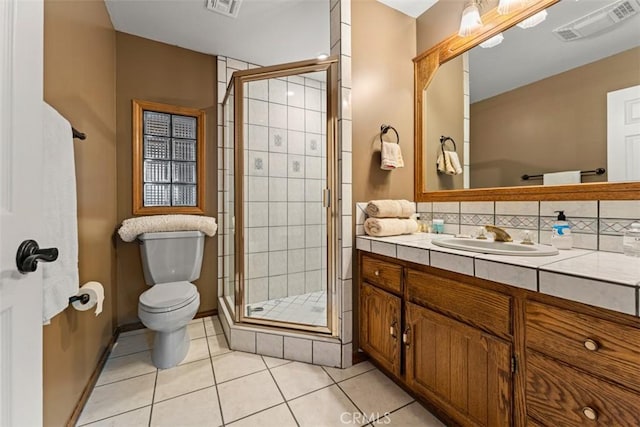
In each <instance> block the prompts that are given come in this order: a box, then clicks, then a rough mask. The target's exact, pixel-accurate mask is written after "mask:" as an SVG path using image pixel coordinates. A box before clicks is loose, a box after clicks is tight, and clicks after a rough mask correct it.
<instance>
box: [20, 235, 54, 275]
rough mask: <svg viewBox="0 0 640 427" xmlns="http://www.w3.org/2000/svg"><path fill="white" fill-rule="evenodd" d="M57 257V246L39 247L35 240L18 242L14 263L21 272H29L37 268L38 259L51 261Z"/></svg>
mask: <svg viewBox="0 0 640 427" xmlns="http://www.w3.org/2000/svg"><path fill="white" fill-rule="evenodd" d="M57 259H58V249H57V248H47V249H40V246H38V242H36V241H35V240H25V241H24V242H22V243H20V246H19V247H18V252H17V253H16V265H17V266H18V271H19V272H20V273H22V274H27V273H31V272H33V271H36V269H37V268H38V261H42V262H52V261H55V260H57Z"/></svg>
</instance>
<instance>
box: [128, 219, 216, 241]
mask: <svg viewBox="0 0 640 427" xmlns="http://www.w3.org/2000/svg"><path fill="white" fill-rule="evenodd" d="M190 230H194V231H202V232H203V233H204V234H206V235H207V236H213V235H215V234H216V231H217V230H218V225H217V224H216V219H215V218H212V217H210V216H200V215H152V216H139V217H137V218H129V219H125V220H124V221H122V226H121V227H120V229H119V230H118V234H119V235H120V238H121V239H122V240H124V241H125V242H133V241H134V240H135V239H136V237H138V236H139V235H140V234H142V233H153V232H158V231H190Z"/></svg>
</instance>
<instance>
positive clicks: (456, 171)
mask: <svg viewBox="0 0 640 427" xmlns="http://www.w3.org/2000/svg"><path fill="white" fill-rule="evenodd" d="M437 165H438V172H442V173H446V174H447V175H460V174H461V173H462V167H461V166H460V159H459V158H458V153H456V152H455V151H445V152H443V153H440V155H439V156H438V160H437Z"/></svg>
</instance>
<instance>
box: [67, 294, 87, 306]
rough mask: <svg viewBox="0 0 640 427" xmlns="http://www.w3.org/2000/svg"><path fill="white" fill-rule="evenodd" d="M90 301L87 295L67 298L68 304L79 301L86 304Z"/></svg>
mask: <svg viewBox="0 0 640 427" xmlns="http://www.w3.org/2000/svg"><path fill="white" fill-rule="evenodd" d="M90 299H91V297H90V296H89V294H80V295H74V296H72V297H69V304H73V303H74V302H76V301H80V302H81V303H82V304H86V303H88V302H89V300H90Z"/></svg>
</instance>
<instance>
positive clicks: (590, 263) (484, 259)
mask: <svg viewBox="0 0 640 427" xmlns="http://www.w3.org/2000/svg"><path fill="white" fill-rule="evenodd" d="M443 237H450V236H449V235H445V234H428V233H415V234H409V235H404V236H393V237H370V236H357V237H356V247H357V249H359V250H362V251H366V252H372V253H376V254H380V255H386V256H388V257H392V258H397V259H401V260H405V261H410V262H414V263H417V264H423V265H430V266H432V267H437V268H441V269H444V270H449V271H454V272H456V273H462V274H466V275H469V276H475V277H479V278H482V279H487V280H492V281H494V282H499V283H504V284H507V285H511V286H516V287H519V288H524V289H528V290H530V291H534V292H540V293H544V294H548V295H553V296H556V297H560V298H564V299H568V300H572V301H577V302H581V303H585V304H589V305H593V306H596V307H602V308H607V309H610V310H614V311H619V312H621V313H626V314H631V315H634V316H639V315H640V313H639V311H638V310H639V306H640V258H632V257H628V256H625V255H622V254H618V253H612V252H598V251H589V250H584V249H570V250H561V251H559V253H558V255H552V256H532V257H524V256H505V255H490V254H481V253H475V252H468V251H462V250H456V249H448V248H443V247H440V246H436V245H434V244H432V243H431V241H432V240H434V239H438V238H443Z"/></svg>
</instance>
